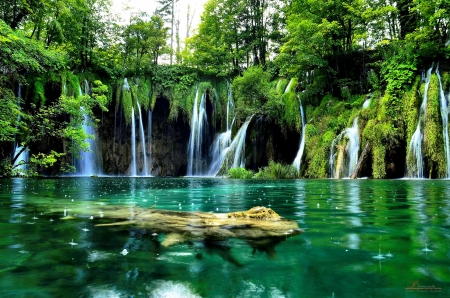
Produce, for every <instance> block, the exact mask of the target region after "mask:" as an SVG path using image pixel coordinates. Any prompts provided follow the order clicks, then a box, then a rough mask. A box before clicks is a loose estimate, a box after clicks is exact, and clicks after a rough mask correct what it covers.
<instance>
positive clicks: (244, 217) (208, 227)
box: [97, 207, 303, 247]
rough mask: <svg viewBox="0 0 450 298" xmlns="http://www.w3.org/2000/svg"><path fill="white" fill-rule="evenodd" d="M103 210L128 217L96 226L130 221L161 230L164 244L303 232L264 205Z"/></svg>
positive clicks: (283, 236)
mask: <svg viewBox="0 0 450 298" xmlns="http://www.w3.org/2000/svg"><path fill="white" fill-rule="evenodd" d="M103 213H104V217H105V218H110V219H129V220H127V221H121V222H114V223H107V224H98V225H97V226H127V225H133V226H136V227H139V228H144V229H147V230H149V231H150V232H151V233H158V234H161V233H164V234H166V238H165V239H164V240H163V242H162V245H163V246H166V247H167V246H170V245H174V244H178V243H182V242H185V241H190V240H213V241H221V240H226V239H228V238H240V239H244V240H261V239H273V240H276V239H282V240H285V239H287V238H289V237H291V236H295V235H299V234H301V233H303V230H302V229H300V228H299V227H298V224H297V222H296V221H293V220H288V219H285V218H282V217H280V216H279V215H278V214H277V213H276V212H275V211H273V210H272V209H270V208H266V207H254V208H251V209H250V210H247V211H239V212H232V213H209V212H181V211H170V210H158V209H141V208H134V209H133V211H132V213H133V214H130V209H129V208H120V207H116V208H113V209H105V210H103ZM130 215H131V217H130ZM130 218H131V220H130Z"/></svg>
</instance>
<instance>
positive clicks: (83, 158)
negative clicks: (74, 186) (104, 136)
mask: <svg viewBox="0 0 450 298" xmlns="http://www.w3.org/2000/svg"><path fill="white" fill-rule="evenodd" d="M78 92H79V96H82V95H83V92H82V90H81V86H80V88H79V90H78ZM89 92H90V91H89V83H88V81H87V80H85V81H84V94H86V95H89ZM89 123H91V118H90V117H89V115H87V114H84V122H83V125H82V126H83V130H84V132H85V133H86V134H87V135H89V136H91V137H89V138H87V139H85V142H88V143H89V151H81V152H80V158H78V159H77V160H76V163H75V165H76V169H77V171H76V175H77V176H93V175H99V174H101V172H100V170H98V168H99V162H98V157H97V154H98V152H97V144H96V142H95V139H96V132H95V129H94V127H92V126H91V125H90V124H89Z"/></svg>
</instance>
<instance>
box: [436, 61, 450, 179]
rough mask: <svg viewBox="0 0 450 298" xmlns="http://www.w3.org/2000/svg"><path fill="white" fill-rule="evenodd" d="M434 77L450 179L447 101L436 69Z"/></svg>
mask: <svg viewBox="0 0 450 298" xmlns="http://www.w3.org/2000/svg"><path fill="white" fill-rule="evenodd" d="M436 75H437V77H438V80H439V103H440V106H441V118H442V137H443V139H444V153H445V161H446V162H447V167H446V178H450V144H449V137H448V112H449V111H448V99H447V98H446V97H445V93H444V90H443V88H442V82H441V76H440V74H439V69H438V68H436Z"/></svg>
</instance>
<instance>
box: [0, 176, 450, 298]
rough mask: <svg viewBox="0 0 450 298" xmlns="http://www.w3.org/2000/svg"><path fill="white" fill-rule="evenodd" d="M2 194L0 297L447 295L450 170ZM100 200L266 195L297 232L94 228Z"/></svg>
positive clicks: (186, 205) (72, 184)
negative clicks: (199, 237)
mask: <svg viewBox="0 0 450 298" xmlns="http://www.w3.org/2000/svg"><path fill="white" fill-rule="evenodd" d="M0 203H1V206H0V256H1V258H0V297H449V296H450V259H449V258H450V181H441V180H432V181H428V180H391V181H390V180H387V181H386V180H385V181H376V180H290V181H254V180H246V181H241V180H226V179H196V178H189V179H187V178H185V179H159V178H61V179H11V180H8V179H4V180H0ZM109 205H115V206H117V207H120V208H133V207H135V206H138V207H143V208H150V207H152V206H154V207H155V208H157V209H170V210H175V211H177V210H181V211H196V210H199V211H206V212H219V213H225V212H232V211H240V210H246V209H249V208H251V207H254V206H266V207H271V208H272V209H274V210H275V211H276V212H277V213H278V214H280V215H281V216H283V217H285V218H288V219H291V220H295V221H297V222H298V224H299V226H300V227H301V228H303V229H304V230H305V233H304V234H301V235H297V236H294V237H291V238H286V239H285V241H282V242H281V243H278V244H277V245H275V246H269V247H265V248H264V249H254V248H253V247H252V245H251V242H250V243H249V242H245V241H244V240H240V239H229V240H228V241H226V242H220V243H204V242H202V241H194V242H190V243H181V244H178V245H174V246H169V247H163V246H161V242H162V240H163V239H164V237H165V235H156V236H155V235H151V234H152V233H151V231H145V230H142V229H138V228H135V227H132V226H124V227H98V226H95V225H96V224H98V223H107V222H111V220H110V219H107V218H105V217H102V213H101V209H102V208H106V207H107V206H109ZM65 216H66V218H68V219H61V218H63V217H65ZM91 217H92V218H91ZM124 249H126V250H127V251H128V254H122V253H121V252H123V251H124ZM170 295H172V296H170Z"/></svg>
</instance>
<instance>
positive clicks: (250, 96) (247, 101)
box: [233, 66, 276, 119]
mask: <svg viewBox="0 0 450 298" xmlns="http://www.w3.org/2000/svg"><path fill="white" fill-rule="evenodd" d="M233 95H234V96H233V97H234V99H235V102H236V106H237V111H238V113H239V117H240V118H241V119H245V118H247V117H248V116H251V115H255V114H261V113H262V112H263V110H262V109H261V107H263V106H264V105H265V104H266V103H267V102H268V101H269V100H274V97H275V96H274V91H273V89H271V86H270V77H269V74H268V73H266V72H265V71H264V70H263V68H262V67H260V66H254V67H250V68H248V69H247V70H246V71H245V72H244V73H243V75H242V76H239V77H236V78H235V79H234V80H233ZM275 100H276V99H275ZM267 107H268V106H266V108H267ZM269 114H270V112H269Z"/></svg>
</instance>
